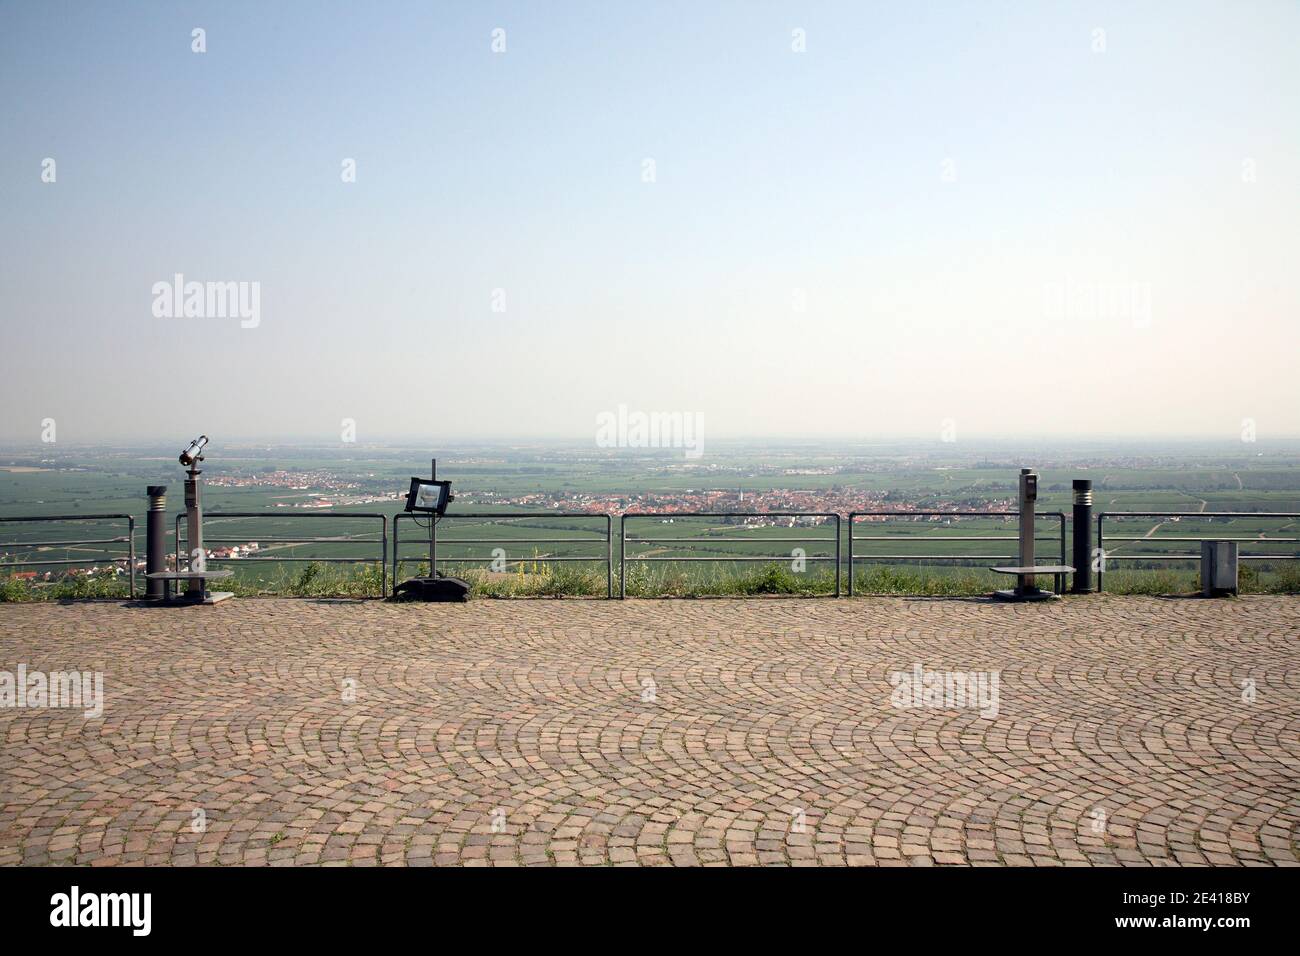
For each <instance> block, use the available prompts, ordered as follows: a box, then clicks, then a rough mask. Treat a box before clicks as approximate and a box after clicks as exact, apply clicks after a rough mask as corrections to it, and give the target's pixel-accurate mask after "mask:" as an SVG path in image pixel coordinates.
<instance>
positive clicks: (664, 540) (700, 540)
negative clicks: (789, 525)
mask: <svg viewBox="0 0 1300 956" xmlns="http://www.w3.org/2000/svg"><path fill="white" fill-rule="evenodd" d="M623 540H624V541H626V542H627V543H628V544H670V543H671V544H681V543H684V542H690V543H691V544H708V543H714V544H745V543H746V542H749V541H768V542H771V541H778V542H779V541H829V542H831V543H832V544H834V543H835V539H834V538H828V537H826V536H825V535H822V536H821V537H819V538H772V537H763V538H624V539H623Z"/></svg>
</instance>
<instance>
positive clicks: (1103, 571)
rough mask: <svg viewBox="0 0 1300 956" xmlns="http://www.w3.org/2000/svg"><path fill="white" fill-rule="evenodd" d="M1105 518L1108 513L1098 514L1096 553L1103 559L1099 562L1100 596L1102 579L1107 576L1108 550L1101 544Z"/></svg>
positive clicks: (1098, 582)
mask: <svg viewBox="0 0 1300 956" xmlns="http://www.w3.org/2000/svg"><path fill="white" fill-rule="evenodd" d="M1105 517H1106V512H1104V511H1099V512H1097V551H1096V553H1097V556H1098V557H1100V558H1101V560H1100V561H1099V562H1097V593H1098V594H1100V593H1101V592H1102V578H1103V577H1104V576H1105V574H1106V548H1105V546H1104V545H1103V544H1102V543H1101V522H1102V520H1103V519H1104V518H1105ZM1088 567H1089V568H1091V567H1092V565H1091V564H1089V565H1088Z"/></svg>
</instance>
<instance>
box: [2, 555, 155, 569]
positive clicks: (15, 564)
mask: <svg viewBox="0 0 1300 956" xmlns="http://www.w3.org/2000/svg"><path fill="white" fill-rule="evenodd" d="M129 560H131V559H130V558H129V557H128V556H127V555H125V554H124V555H122V556H121V557H120V558H114V557H103V558H99V559H89V558H60V559H58V560H54V559H51V560H48V561H3V562H0V568H22V567H30V566H33V565H37V564H87V565H91V566H92V567H93V566H94V565H97V564H117V563H118V562H121V561H129Z"/></svg>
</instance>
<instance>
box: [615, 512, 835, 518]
mask: <svg viewBox="0 0 1300 956" xmlns="http://www.w3.org/2000/svg"><path fill="white" fill-rule="evenodd" d="M623 517H624V518H838V517H839V515H837V514H835V513H834V512H833V511H625V512H623Z"/></svg>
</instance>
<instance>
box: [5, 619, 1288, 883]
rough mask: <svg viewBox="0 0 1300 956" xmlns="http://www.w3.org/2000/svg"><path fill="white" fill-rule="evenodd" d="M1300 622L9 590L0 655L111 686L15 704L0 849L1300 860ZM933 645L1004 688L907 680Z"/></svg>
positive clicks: (1076, 861)
mask: <svg viewBox="0 0 1300 956" xmlns="http://www.w3.org/2000/svg"><path fill="white" fill-rule="evenodd" d="M1298 639H1300V599H1296V598H1285V597H1246V598H1242V599H1240V600H1236V601H1200V600H1191V599H1187V600H1176V599H1155V598H1130V597H1124V598H1120V597H1108V596H1096V597H1090V598H1083V599H1068V600H1066V601H1063V602H1059V603H1057V604H1054V605H1051V606H1042V605H1015V606H1008V605H1001V604H992V603H989V602H985V601H978V600H927V599H914V600H913V599H905V598H896V599H895V598H889V599H886V598H864V599H854V600H839V601H833V600H777V599H773V600H747V601H731V600H718V601H628V602H603V601H513V602H492V601H480V602H474V603H472V604H469V605H465V606H451V605H442V606H439V605H427V606H411V605H404V606H393V605H385V604H379V603H370V602H368V603H356V602H323V601H281V600H242V601H239V600H237V601H231V602H227V603H225V604H221V605H218V606H216V607H211V608H188V609H168V610H163V609H146V608H128V607H123V606H120V605H116V604H111V603H87V604H76V605H69V606H48V605H4V606H0V670H8V671H11V672H12V671H15V670H16V668H17V665H18V664H20V663H22V664H25V665H26V666H27V668H28V669H29V671H37V670H39V671H44V672H50V671H58V670H101V671H103V672H104V680H105V692H106V698H107V699H106V704H105V709H104V714H103V716H102V718H99V719H90V720H88V719H85V718H84V716H83V715H82V714H81V713H80V712H79V711H74V710H58V709H43V710H36V709H30V708H29V709H16V708H4V709H0V745H2V746H0V863H3V864H48V863H67V864H72V863H78V864H91V865H111V864H126V863H136V864H139V863H145V864H193V863H203V864H211V863H220V864H272V865H288V864H317V863H327V864H353V865H364V864H376V863H384V864H415V865H428V864H453V865H454V864H465V865H487V864H493V865H512V864H556V863H558V864H572V863H587V864H610V863H612V864H678V865H697V864H700V865H708V864H713V865H719V864H796V865H818V864H820V865H846V864H848V865H858V864H879V865H932V864H940V865H944V864H962V865H966V864H974V865H997V864H1023V865H1031V864H1032V865H1060V864H1066V865H1090V864H1091V865H1116V864H1120V865H1147V864H1153V865H1178V864H1211V865H1238V864H1245V865H1268V864H1284V865H1297V863H1300V852H1298V850H1297V843H1298V841H1300V650H1298V646H1300V645H1298V644H1297V641H1298ZM914 664H920V665H921V666H922V667H924V668H926V669H927V670H930V671H961V672H972V671H976V672H978V671H984V672H991V671H997V672H998V674H999V700H998V708H997V714H996V716H995V717H990V716H982V715H981V713H980V711H979V710H977V709H973V708H960V707H951V708H948V709H944V708H919V709H917V708H905V709H899V708H895V707H894V706H892V705H891V702H890V697H891V691H892V690H893V688H892V687H891V684H890V674H891V673H892V672H895V671H909V670H910V669H911V668H912V667H913V665H914ZM1252 680H1253V681H1254V690H1255V697H1254V700H1253V702H1248V701H1247V700H1244V699H1243V694H1244V692H1243V682H1246V681H1252ZM347 681H355V682H356V685H355V687H356V694H355V700H345V694H344V692H343V688H344V686H345V682H347ZM651 682H652V683H651ZM651 690H652V691H653V693H650V691H651ZM196 810H201V811H202V813H203V818H204V825H203V826H202V827H198V828H196V825H195V818H196V815H195V811H196ZM196 829H197V830H198V831H199V832H196Z"/></svg>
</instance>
